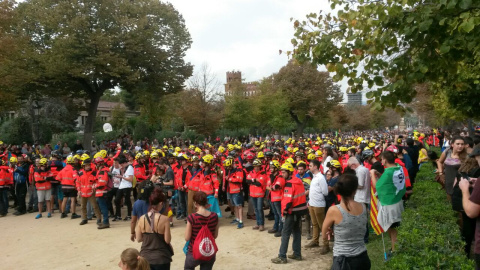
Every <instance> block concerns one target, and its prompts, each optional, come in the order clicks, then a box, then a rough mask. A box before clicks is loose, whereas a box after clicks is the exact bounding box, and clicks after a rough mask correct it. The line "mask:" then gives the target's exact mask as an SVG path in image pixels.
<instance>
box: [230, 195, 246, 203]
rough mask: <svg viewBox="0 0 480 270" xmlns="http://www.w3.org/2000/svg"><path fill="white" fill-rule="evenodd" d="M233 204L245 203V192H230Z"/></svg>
mask: <svg viewBox="0 0 480 270" xmlns="http://www.w3.org/2000/svg"><path fill="white" fill-rule="evenodd" d="M230 196H231V201H232V204H233V206H242V205H243V192H239V193H233V194H230Z"/></svg>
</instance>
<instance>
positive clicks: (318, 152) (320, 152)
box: [315, 150, 323, 157]
mask: <svg viewBox="0 0 480 270" xmlns="http://www.w3.org/2000/svg"><path fill="white" fill-rule="evenodd" d="M315 156H316V157H321V156H323V152H322V150H317V152H315Z"/></svg>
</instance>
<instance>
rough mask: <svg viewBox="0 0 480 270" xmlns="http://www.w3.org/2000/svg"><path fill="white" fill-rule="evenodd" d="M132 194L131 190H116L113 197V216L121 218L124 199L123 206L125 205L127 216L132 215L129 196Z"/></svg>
mask: <svg viewBox="0 0 480 270" xmlns="http://www.w3.org/2000/svg"><path fill="white" fill-rule="evenodd" d="M131 192H132V188H124V189H118V190H117V195H116V197H115V208H116V209H115V210H116V211H115V216H117V217H121V216H122V206H121V204H122V199H123V198H125V204H126V205H127V211H128V212H127V216H131V215H132V200H131V199H130V194H131Z"/></svg>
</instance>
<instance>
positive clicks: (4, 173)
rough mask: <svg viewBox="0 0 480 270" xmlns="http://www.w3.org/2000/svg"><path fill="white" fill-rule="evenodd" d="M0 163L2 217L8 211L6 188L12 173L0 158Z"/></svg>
mask: <svg viewBox="0 0 480 270" xmlns="http://www.w3.org/2000/svg"><path fill="white" fill-rule="evenodd" d="M0 164H1V166H0V216H2V217H4V216H6V215H7V213H8V190H9V189H10V188H9V185H10V183H11V181H12V176H13V175H12V174H11V173H10V171H9V168H8V166H6V165H5V161H4V160H3V159H0Z"/></svg>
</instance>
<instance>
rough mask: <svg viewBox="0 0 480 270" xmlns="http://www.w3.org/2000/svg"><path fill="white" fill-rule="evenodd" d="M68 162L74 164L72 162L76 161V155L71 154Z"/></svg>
mask: <svg viewBox="0 0 480 270" xmlns="http://www.w3.org/2000/svg"><path fill="white" fill-rule="evenodd" d="M67 163H68V164H72V163H75V157H74V156H72V155H70V156H68V157H67Z"/></svg>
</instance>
